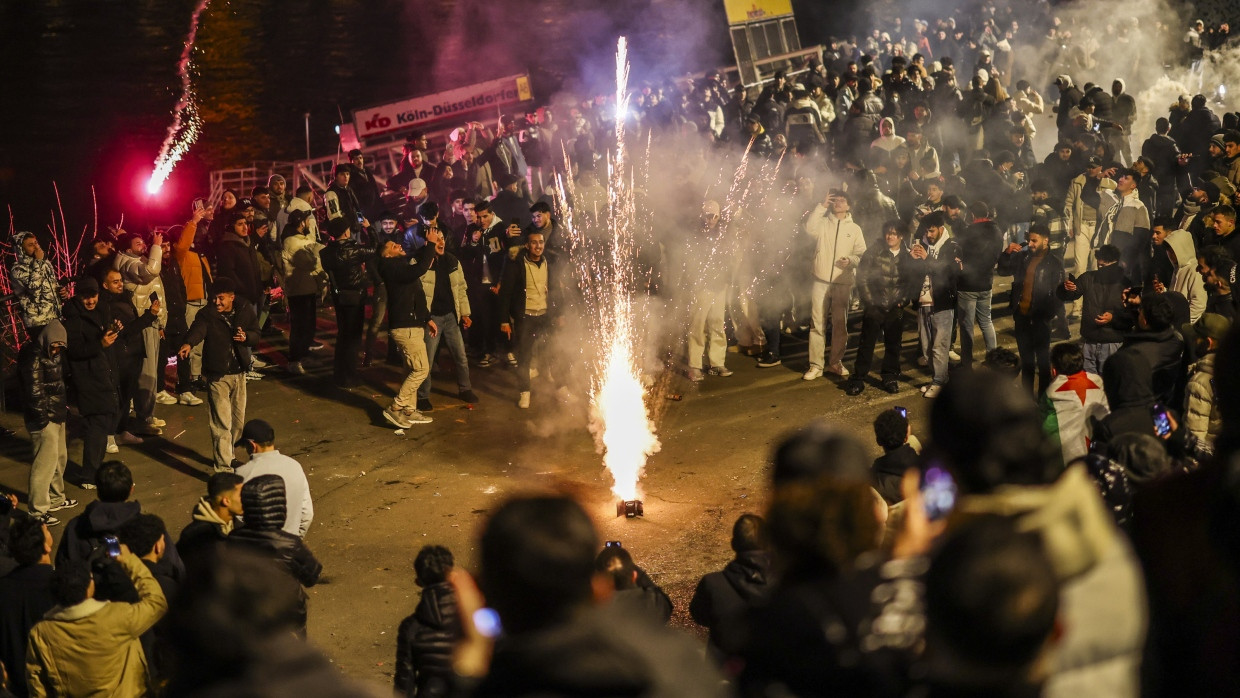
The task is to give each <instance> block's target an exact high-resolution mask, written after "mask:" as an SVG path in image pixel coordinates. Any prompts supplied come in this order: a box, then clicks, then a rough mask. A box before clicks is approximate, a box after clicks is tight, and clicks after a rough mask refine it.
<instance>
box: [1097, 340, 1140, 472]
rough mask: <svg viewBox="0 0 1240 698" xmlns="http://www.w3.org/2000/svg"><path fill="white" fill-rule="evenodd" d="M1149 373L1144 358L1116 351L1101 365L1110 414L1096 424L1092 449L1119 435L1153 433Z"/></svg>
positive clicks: (1135, 353) (1135, 354)
mask: <svg viewBox="0 0 1240 698" xmlns="http://www.w3.org/2000/svg"><path fill="white" fill-rule="evenodd" d="M1152 373H1153V372H1152V371H1151V369H1150V364H1149V362H1148V361H1146V360H1145V357H1143V356H1142V355H1140V354H1139V353H1137V352H1133V351H1119V352H1116V353H1114V354H1112V355H1111V358H1109V359H1107V362H1106V363H1105V364H1103V365H1102V389H1103V391H1104V392H1106V395H1107V403H1108V404H1109V405H1110V407H1111V413H1110V414H1109V415H1107V416H1106V417H1105V418H1104V419H1102V421H1100V422H1095V425H1094V443H1095V444H1097V445H1096V446H1095V447H1094V448H1095V450H1097V449H1098V448H1101V447H1102V446H1103V445H1104V444H1106V443H1108V442H1110V441H1111V440H1113V439H1114V438H1115V437H1116V436H1119V435H1120V434H1128V433H1140V434H1153V433H1154V420H1153V418H1152V417H1150V407H1151V406H1153V404H1154V391H1153V389H1152V387H1151V375H1152Z"/></svg>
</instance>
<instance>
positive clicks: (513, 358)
mask: <svg viewBox="0 0 1240 698" xmlns="http://www.w3.org/2000/svg"><path fill="white" fill-rule="evenodd" d="M505 358H507V359H508V365H509V366H512V367H513V368H516V367H517V355H516V354H514V353H512V352H508V356H507V357H505Z"/></svg>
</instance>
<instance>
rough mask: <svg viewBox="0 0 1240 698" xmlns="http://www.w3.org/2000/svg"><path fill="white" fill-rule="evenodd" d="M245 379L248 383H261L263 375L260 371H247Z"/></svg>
mask: <svg viewBox="0 0 1240 698" xmlns="http://www.w3.org/2000/svg"><path fill="white" fill-rule="evenodd" d="M245 379H246V380H248V381H261V380H262V379H263V374H261V373H259V372H258V371H246V372H245Z"/></svg>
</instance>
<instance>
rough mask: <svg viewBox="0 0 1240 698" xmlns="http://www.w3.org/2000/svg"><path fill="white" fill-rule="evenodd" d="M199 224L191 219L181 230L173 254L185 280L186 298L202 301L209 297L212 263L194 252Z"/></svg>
mask: <svg viewBox="0 0 1240 698" xmlns="http://www.w3.org/2000/svg"><path fill="white" fill-rule="evenodd" d="M197 233H198V224H197V223H195V222H194V221H192V220H190V221H188V222H186V224H185V227H184V228H183V229H182V230H181V237H180V238H178V239H177V241H176V244H175V245H173V246H172V255H173V256H174V257H176V259H177V266H179V267H181V279H182V280H183V281H184V282H185V300H187V301H201V300H206V298H207V290H208V289H207V286H208V284H210V283H211V265H210V264H209V263H208V262H207V258H206V257H204V256H202V255H200V254H198V253H197V252H194V251H193V250H192V249H190V248H191V247H193V246H194V235H195V234H197Z"/></svg>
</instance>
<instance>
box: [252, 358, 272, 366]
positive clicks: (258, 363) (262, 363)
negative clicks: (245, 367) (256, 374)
mask: <svg viewBox="0 0 1240 698" xmlns="http://www.w3.org/2000/svg"><path fill="white" fill-rule="evenodd" d="M268 365H269V364H268V363H267V362H266V361H263V360H262V359H260V358H258V356H253V357H251V358H250V368H253V369H259V368H267V366H268Z"/></svg>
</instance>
